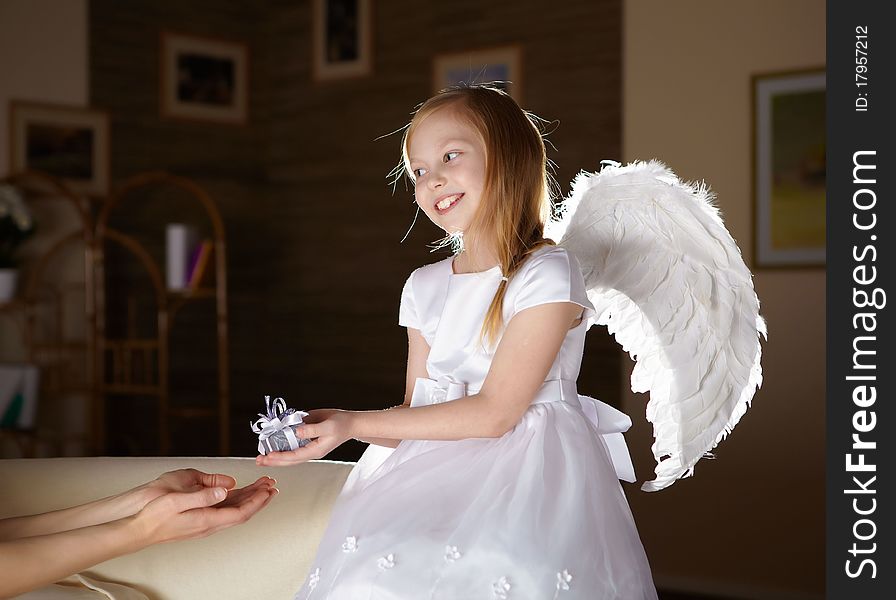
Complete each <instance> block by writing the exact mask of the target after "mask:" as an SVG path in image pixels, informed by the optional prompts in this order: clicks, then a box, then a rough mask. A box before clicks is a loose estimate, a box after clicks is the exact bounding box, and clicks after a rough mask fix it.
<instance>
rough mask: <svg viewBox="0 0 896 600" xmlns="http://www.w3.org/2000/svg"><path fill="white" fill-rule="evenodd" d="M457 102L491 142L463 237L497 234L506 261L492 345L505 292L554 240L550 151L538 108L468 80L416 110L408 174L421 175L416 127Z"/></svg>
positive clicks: (488, 320) (491, 315) (488, 333)
mask: <svg viewBox="0 0 896 600" xmlns="http://www.w3.org/2000/svg"><path fill="white" fill-rule="evenodd" d="M446 107H451V108H453V109H455V110H457V111H458V113H459V115H460V116H461V117H465V118H466V119H467V120H468V121H469V123H470V124H471V125H472V127H473V129H475V130H476V131H477V132H478V134H479V136H480V137H481V139H482V142H483V144H484V146H485V150H486V152H485V154H486V167H485V188H484V190H483V197H482V199H481V201H480V204H479V210H477V211H476V214H475V216H474V217H473V222H472V223H471V224H470V227H469V230H468V231H466V232H464V233H463V241H464V242H469V241H472V242H473V243H474V244H475V243H476V242H477V241H479V240H480V239H483V238H485V237H486V236H484V235H483V234H484V233H485V232H488V233H490V234H492V235H493V236H494V237H493V240H494V242H495V246H496V247H495V248H493V250H494V252H495V253H496V254H497V257H498V259H499V261H500V266H501V273H502V274H503V275H504V277H506V278H507V280H508V281H503V280H502V281H501V284H500V285H499V286H498V290H497V292H496V293H495V296H494V298H493V299H492V302H491V304H490V305H489V308H488V312H487V313H486V316H485V320H484V321H483V324H482V329H481V330H480V332H479V343H480V344H481V343H482V340H483V337H485V338H486V339H487V340H488V342H489V345H493V344H494V343H495V340H496V339H497V336H498V332H499V331H500V330H501V328H502V327H503V325H504V322H503V321H504V319H503V305H504V294H505V292H506V290H507V285H508V283H509V280H511V279H512V278H513V276H514V275H515V274H516V272H517V271H518V270H519V268H520V267H521V266H522V265H523V263H524V262H525V260H526V257H527V256H529V255H530V254H532V253H533V252H534V251H535V250H537V249H538V248H540V247H542V246H546V245H555V242H554V241H553V240H551V239H547V238H545V237H544V227H545V224H546V223H547V222H548V220H549V219H550V218H551V216H552V212H551V200H552V198H553V197H554V193H553V192H554V190H556V182H555V181H554V179H553V177H551V175H550V174H549V173H548V168H547V167H548V160H547V153H546V152H545V146H544V141H543V139H542V133H541V129H540V126H539V124H540V123H543V121H542V120H541V119H539V118H538V117H537V116H535V115H534V114H532V113H530V112H528V111H524V110H523V109H521V108H520V106H519V105H518V104H517V103H516V101H515V100H514V99H513V98H512V97H511V96H509V95H508V94H506V93H505V92H503V91H502V90H500V89H497V88H495V87H491V86H488V85H462V86H456V87H450V88H446V89H444V90H442V91H441V92H439V93H438V94H437V95H435V96H433V97H432V98H430V99H429V100H427V101H426V102H424V103H423V104H422V105H420V107H419V108H418V109H417V111H416V112H415V113H414V117H413V119H411V122H410V123H409V124H408V126H407V129H406V130H405V133H404V137H403V139H402V144H401V150H402V164H401V165H400V167H401V168H402V169H403V170H404V172H405V174H406V175H407V176H408V177H409V178H410V179H411V181H412V182H414V181H415V178H414V174H413V171H412V170H411V165H410V158H409V156H408V146H409V144H410V140H411V138H412V137H413V135H414V131H415V130H416V128H417V126H418V125H419V124H420V123H421V122H422V121H423V120H424V119H425V118H426V117H427V116H429V115H431V114H433V113H434V112H436V111H437V110H440V109H442V108H446ZM459 241H460V240H458V237H457V236H456V235H453V234H449V235H448V236H446V237H445V238H442V240H439V241H438V242H437V245H436V249H438V248H441V247H444V246H446V245H448V243H452V242H453V246H454V248H453V249H454V251H455V253H457V251H458V246H459V243H458V242H459Z"/></svg>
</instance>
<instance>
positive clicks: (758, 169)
mask: <svg viewBox="0 0 896 600" xmlns="http://www.w3.org/2000/svg"><path fill="white" fill-rule="evenodd" d="M752 80H753V81H752V83H753V85H752V90H753V99H752V100H753V151H752V155H753V206H754V210H753V223H754V226H753V233H754V235H753V264H754V266H755V267H760V268H762V267H764V268H775V267H781V268H785V267H786V268H793V267H823V266H824V265H825V239H826V220H825V169H826V163H825V142H826V139H825V131H826V125H825V71H824V69H823V68H817V69H811V70H802V71H787V72H778V73H763V74H757V75H754V76H753V78H752Z"/></svg>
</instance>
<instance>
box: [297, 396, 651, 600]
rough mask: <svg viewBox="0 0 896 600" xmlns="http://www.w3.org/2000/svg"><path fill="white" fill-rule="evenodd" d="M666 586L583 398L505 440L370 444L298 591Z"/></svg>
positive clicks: (420, 593)
mask: <svg viewBox="0 0 896 600" xmlns="http://www.w3.org/2000/svg"><path fill="white" fill-rule="evenodd" d="M656 597H657V596H656V590H655V588H654V584H653V578H652V576H651V572H650V566H649V565H648V561H647V557H646V555H645V552H644V549H643V546H642V544H641V540H640V538H639V537H638V532H637V529H636V527H635V523H634V520H633V518H632V514H631V510H630V509H629V506H628V503H627V501H626V499H625V495H624V494H623V491H622V487H621V485H620V483H619V480H618V478H617V473H616V470H615V469H614V466H613V464H612V461H611V459H610V456H609V453H608V449H607V446H606V444H605V443H604V441H603V440H602V439H601V436H600V435H599V434H598V432H597V430H596V428H595V427H594V426H593V425H592V423H591V422H590V421H589V420H588V419H587V418H586V417H585V415H584V414H583V412H582V408H581V406H575V405H573V404H570V403H568V402H565V401H559V400H558V401H556V402H542V403H538V404H533V405H532V406H530V407H529V408H528V409H527V411H526V413H525V414H524V416H523V418H522V419H521V421H520V422H519V423H518V424H517V425H516V427H515V428H513V429H512V430H511V431H509V432H507V433H506V434H505V435H504V436H502V437H500V438H473V439H466V440H459V441H416V440H405V441H402V442H401V443H400V444H399V445H398V447H397V448H395V449H394V450H391V449H386V448H382V447H379V446H370V447H369V448H368V450H367V451H366V452H365V454H364V456H363V457H362V458H361V460H360V461H359V462H358V465H357V466H356V467H355V469H354V470H353V471H352V473H351V475H350V476H349V478H348V480H347V481H346V484H345V487H344V488H343V490H342V492H341V493H340V495H339V497H338V499H337V500H336V503H335V504H334V507H333V512H332V515H331V519H330V523H329V525H328V527H327V530H326V532H325V533H324V536H323V538H322V540H321V543H320V546H319V548H318V552H317V556H316V558H315V560H314V562H313V563H312V566H311V571H310V573H309V574H308V576H307V577H306V579H305V582H304V584H303V585H302V588H301V589H300V590H299V591H298V592H297V593H296V595H295V598H296V599H298V600H318V599H324V598H329V599H331V600H424V599H432V600H436V599H438V600H474V599H479V598H483V599H493V598H497V599H508V600H547V599H562V600H573V599H575V600H610V599H624V600H641V599H655V598H656Z"/></svg>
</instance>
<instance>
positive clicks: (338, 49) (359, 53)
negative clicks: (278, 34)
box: [311, 0, 373, 82]
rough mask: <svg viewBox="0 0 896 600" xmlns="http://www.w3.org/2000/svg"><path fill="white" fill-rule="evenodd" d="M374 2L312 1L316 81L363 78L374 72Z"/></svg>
mask: <svg viewBox="0 0 896 600" xmlns="http://www.w3.org/2000/svg"><path fill="white" fill-rule="evenodd" d="M372 14H373V6H372V0H313V2H312V19H311V22H312V30H313V31H312V36H311V38H312V52H311V55H312V74H313V79H314V81H317V82H325V81H333V80H338V79H350V78H356V77H364V76H367V75H370V74H371V73H372V72H373V31H372V26H371V19H372Z"/></svg>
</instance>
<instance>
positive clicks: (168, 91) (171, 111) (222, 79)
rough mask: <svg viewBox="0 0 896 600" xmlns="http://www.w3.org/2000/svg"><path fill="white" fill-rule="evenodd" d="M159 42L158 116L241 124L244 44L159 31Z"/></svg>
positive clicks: (245, 93)
mask: <svg viewBox="0 0 896 600" xmlns="http://www.w3.org/2000/svg"><path fill="white" fill-rule="evenodd" d="M160 46H161V49H160V55H161V58H160V65H159V73H160V77H161V81H160V86H159V89H160V93H161V102H160V106H161V114H162V117H165V118H174V119H189V120H193V121H214V122H218V123H235V124H245V123H246V115H247V114H248V107H249V64H248V63H249V49H248V46H247V45H246V44H244V43H242V42H234V41H227V40H219V39H214V38H207V37H201V36H196V35H186V34H180V33H172V32H169V31H163V32H162V35H161V42H160Z"/></svg>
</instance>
